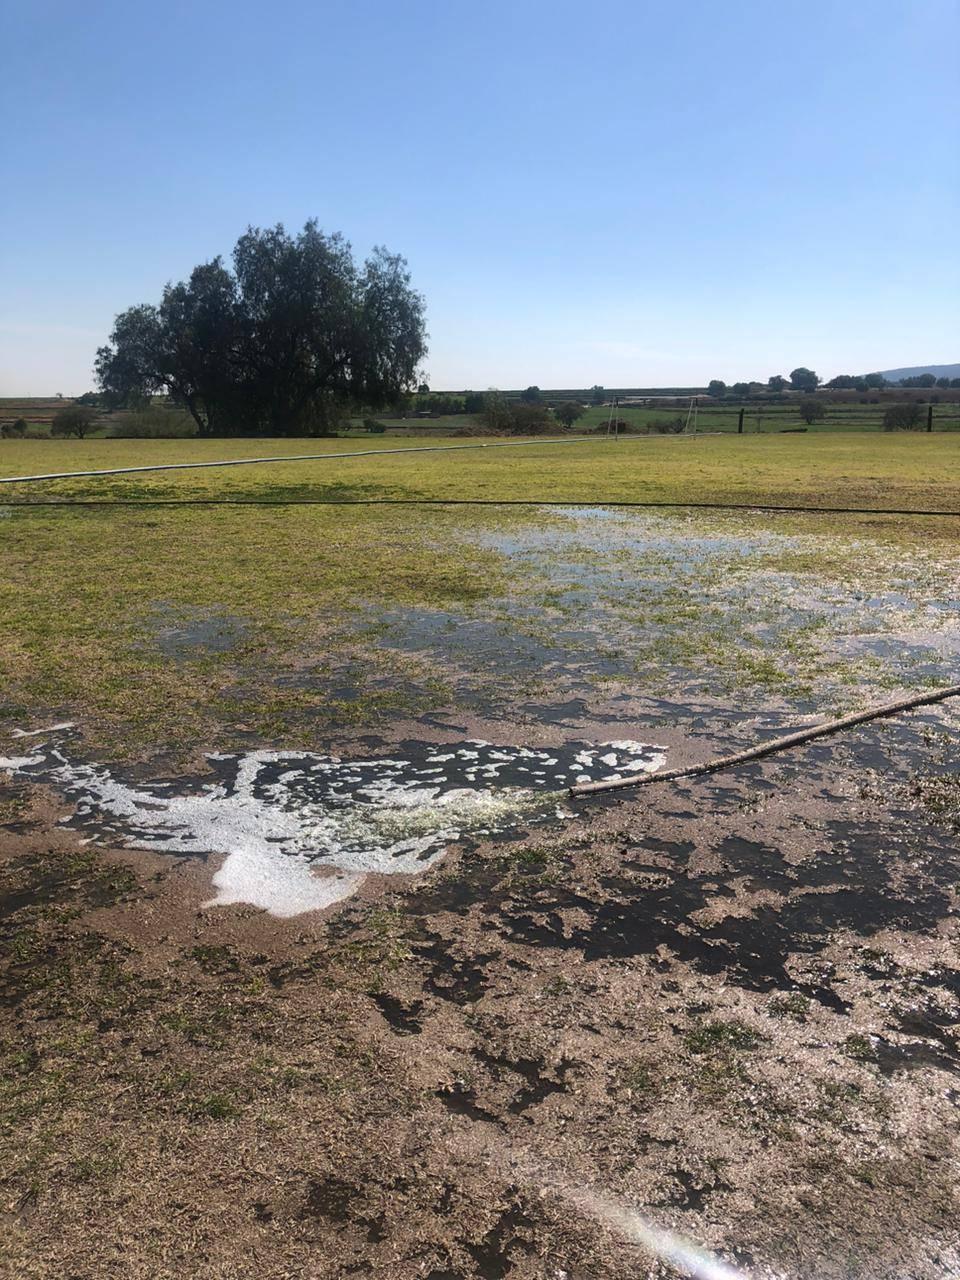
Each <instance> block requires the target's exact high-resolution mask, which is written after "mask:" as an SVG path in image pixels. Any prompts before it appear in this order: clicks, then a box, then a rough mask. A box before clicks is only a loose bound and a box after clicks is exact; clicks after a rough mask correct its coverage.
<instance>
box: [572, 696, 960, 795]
mask: <svg viewBox="0 0 960 1280" xmlns="http://www.w3.org/2000/svg"><path fill="white" fill-rule="evenodd" d="M958 696H960V684H954V685H948V686H947V687H946V688H944V689H932V690H929V691H928V692H927V693H917V694H914V695H913V696H912V697H909V698H899V699H898V700H897V701H896V702H887V703H885V704H884V705H883V706H880V707H871V708H870V709H869V710H867V711H855V712H853V713H852V714H851V715H848V716H841V717H840V719H839V720H828V721H826V722H825V723H823V724H815V725H811V726H810V728H808V729H798V730H797V732H796V733H788V734H787V735H786V736H785V737H783V738H774V739H772V740H771V741H770V742H764V743H762V744H761V745H760V746H757V747H750V748H749V750H747V751H738V752H737V753H736V754H735V755H732V756H718V757H717V758H716V759H715V760H707V761H705V762H704V763H703V764H694V765H689V766H688V767H687V768H681V769H662V770H661V771H660V772H659V773H647V774H643V775H640V776H637V777H630V778H610V779H608V780H606V781H601V782H583V783H580V784H579V785H578V786H575V787H571V788H570V791H569V794H570V795H571V796H577V797H579V796H595V795H599V794H601V793H603V792H607V791H621V790H625V789H626V788H627V787H646V786H649V785H650V783H652V782H674V781H676V780H677V779H679V778H695V777H697V776H699V775H700V774H704V773H717V772H719V771H720V770H721V769H732V768H734V767H735V766H736V765H739V764H746V763H747V762H748V761H750V760H761V759H762V758H763V757H764V756H772V755H776V753H777V752H779V751H786V750H787V749H788V748H789V747H799V746H801V745H802V744H803V743H805V742H812V741H813V740H814V739H816V738H825V737H827V736H828V735H829V734H832V733H839V732H840V730H841V729H850V728H852V727H853V726H854V725H857V724H866V723H867V722H868V721H870V720H879V719H881V718H882V717H884V716H893V715H896V714H897V713H898V712H900V711H910V710H911V709H912V708H913V707H923V706H927V705H929V704H930V703H932V702H943V701H945V700H946V699H947V698H956V697H958Z"/></svg>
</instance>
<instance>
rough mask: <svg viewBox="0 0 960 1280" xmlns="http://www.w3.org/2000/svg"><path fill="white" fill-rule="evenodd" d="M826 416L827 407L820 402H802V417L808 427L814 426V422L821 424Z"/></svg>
mask: <svg viewBox="0 0 960 1280" xmlns="http://www.w3.org/2000/svg"><path fill="white" fill-rule="evenodd" d="M826 416H827V410H826V406H825V405H823V404H822V403H821V402H820V401H819V400H801V401H800V417H801V418H802V419H803V420H804V422H805V423H806V424H807V425H808V426H810V425H812V424H813V423H814V422H820V421H821V420H822V419H823V418H825V417H826Z"/></svg>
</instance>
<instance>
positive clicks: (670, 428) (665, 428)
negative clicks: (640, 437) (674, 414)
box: [650, 418, 683, 436]
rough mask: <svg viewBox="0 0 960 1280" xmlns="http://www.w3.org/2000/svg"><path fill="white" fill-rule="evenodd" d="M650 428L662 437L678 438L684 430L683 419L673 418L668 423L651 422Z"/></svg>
mask: <svg viewBox="0 0 960 1280" xmlns="http://www.w3.org/2000/svg"><path fill="white" fill-rule="evenodd" d="M650 428H651V430H653V431H658V432H659V433H660V435H662V436H677V435H679V434H680V432H681V431H682V430H683V419H682V418H671V419H670V420H669V421H668V422H662V421H661V422H651V423H650Z"/></svg>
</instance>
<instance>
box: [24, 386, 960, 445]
mask: <svg viewBox="0 0 960 1280" xmlns="http://www.w3.org/2000/svg"><path fill="white" fill-rule="evenodd" d="M921 394H923V393H921V392H918V393H917V395H921ZM934 394H938V393H937V392H935V393H934ZM943 394H944V395H945V396H946V395H955V394H956V393H955V392H947V393H943ZM65 403H68V402H67V401H62V400H55V399H49V398H47V399H21V400H13V399H7V400H4V399H0V422H5V421H14V420H15V419H17V418H23V419H24V420H25V421H26V422H27V425H28V428H29V429H30V431H31V432H42V433H48V432H49V430H50V424H51V422H52V420H53V416H54V414H55V413H56V412H57V410H58V409H60V408H62V407H63V405H64V404H65ZM890 403H892V402H891V401H890V400H886V401H884V402H881V403H878V404H860V403H859V402H854V401H846V402H841V403H834V404H829V403H825V406H824V407H825V408H826V416H825V417H824V418H823V419H822V420H821V421H820V422H815V423H813V424H812V425H811V426H810V427H809V428H808V430H809V431H811V432H824V431H826V432H833V431H882V429H883V415H884V413H885V411H886V409H887V408H888V407H889V405H890ZM740 408H741V406H740V405H739V404H729V405H715V404H712V405H709V406H701V407H700V408H699V409H698V412H697V421H696V426H697V430H698V431H704V432H714V431H725V432H731V433H736V431H737V424H738V420H739V415H740ZM687 412H688V406H687V405H686V404H684V405H682V406H679V407H677V406H673V405H665V406H662V407H657V408H647V407H641V406H638V405H622V406H620V407H618V409H617V417H619V418H620V420H621V421H624V422H628V423H630V425H631V426H632V427H634V428H637V429H639V430H641V431H650V432H657V430H658V428H666V427H671V426H676V424H677V423H678V422H680V423H683V424H685V423H686V420H687ZM926 413H927V406H926V404H925V403H924V404H923V406H922V414H923V421H924V424H925V423H926ZM933 414H934V429H935V430H936V431H960V401H958V400H956V399H954V400H947V399H941V400H940V401H939V402H938V403H936V404H934V406H933ZM129 416H130V414H129V411H127V410H119V411H117V412H115V413H113V414H111V415H105V416H104V417H103V418H102V419H101V420H100V422H99V423H98V424H97V426H96V427H95V428H94V430H93V431H92V433H91V434H92V435H93V436H94V437H103V436H107V435H109V434H112V433H113V432H114V431H116V430H121V429H122V428H123V424H124V420H125V419H126V418H128V417H129ZM610 416H611V408H610V406H609V405H596V406H593V405H591V406H590V407H589V408H588V409H587V410H586V412H585V413H584V415H583V417H582V418H580V420H579V421H578V422H576V423H575V424H574V426H573V428H572V433H573V434H582V433H589V432H592V431H596V430H598V429H601V430H602V429H604V428H605V427H606V425H607V422H608V421H609V419H610ZM374 417H375V419H376V421H378V422H380V423H382V424H383V426H384V427H385V428H386V434H389V435H402V436H425V437H430V436H447V435H464V436H469V435H473V434H477V433H478V431H479V430H480V429H481V427H480V423H479V422H478V420H477V419H476V418H475V417H474V416H472V415H470V414H447V415H440V416H438V417H436V418H399V417H392V416H390V415H389V414H376V415H374ZM806 426H807V424H806V423H805V422H804V421H803V419H802V418H801V417H800V414H799V411H798V408H797V404H796V403H795V402H792V403H787V404H766V403H760V404H748V405H746V406H744V418H743V430H744V433H745V434H748V435H756V434H758V433H761V434H762V433H776V432H780V431H784V430H788V429H792V430H797V429H798V428H804V427H806ZM557 432H558V433H559V434H562V428H561V427H560V425H559V423H558V424H557ZM340 435H341V438H353V437H357V438H360V439H371V440H376V439H377V438H378V437H377V435H375V434H373V433H370V432H368V431H367V430H366V429H365V428H364V426H363V419H362V418H354V419H352V420H351V421H350V423H349V425H348V426H347V427H346V428H344V429H343V430H342V431H341V433H340ZM0 444H2V442H0Z"/></svg>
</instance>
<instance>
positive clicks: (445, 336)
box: [0, 0, 960, 395]
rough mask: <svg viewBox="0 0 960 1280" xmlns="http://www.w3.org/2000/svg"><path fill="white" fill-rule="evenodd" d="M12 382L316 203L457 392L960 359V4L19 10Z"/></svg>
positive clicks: (63, 385) (77, 377)
mask: <svg viewBox="0 0 960 1280" xmlns="http://www.w3.org/2000/svg"><path fill="white" fill-rule="evenodd" d="M0 47H2V48H3V49H4V55H3V60H2V70H3V74H2V76H0V109H2V113H3V115H2V118H3V121H4V130H3V136H2V139H0V160H2V172H3V174H4V178H5V181H4V198H3V202H2V209H0V281H2V287H0V394H6V395H11V394H15V395H19V394H50V393H52V392H54V391H63V392H64V393H67V394H71V393H78V392H80V391H83V390H85V389H87V388H89V387H91V386H92V385H93V380H92V375H91V372H90V369H91V364H92V360H93V353H94V350H95V348H96V346H97V345H98V344H99V343H100V342H102V341H103V340H104V338H105V337H106V335H107V333H108V331H109V328H110V325H111V321H112V318H113V316H114V314H115V313H116V312H118V311H120V310H122V309H124V308H125V307H127V306H129V305H131V304H133V303H137V302H143V301H154V300H156V299H158V298H159V294H160V291H161V289H162V287H163V285H164V283H165V282H166V281H168V280H175V279H180V278H182V277H183V276H185V275H186V274H187V273H188V272H189V270H190V268H191V267H192V266H193V265H194V264H195V263H197V262H200V261H203V260H206V259H208V258H211V257H213V256H214V255H215V254H217V253H228V252H229V250H230V248H231V247H232V245H233V243H234V241H235V240H236V238H237V236H238V235H239V234H240V233H241V232H242V231H243V230H244V228H245V227H246V226H247V225H248V224H253V225H269V224H273V223H275V222H277V221H282V222H284V223H286V225H287V226H288V227H289V228H297V227H299V226H301V225H302V223H303V222H304V221H305V220H306V219H307V218H308V217H311V216H316V217H317V218H318V219H319V221H320V225H321V226H322V227H323V228H324V229H326V230H340V231H343V232H344V234H345V235H347V236H348V238H349V239H350V240H351V241H352V242H353V245H354V248H355V250H356V251H357V252H358V254H360V255H363V254H365V253H366V252H367V251H368V250H369V249H370V247H371V246H372V245H373V244H377V243H383V244H386V245H387V246H388V247H389V248H390V249H391V250H393V251H396V252H400V253H403V254H404V255H405V256H406V257H407V258H408V260H409V262H410V266H411V269H412V271H413V275H414V280H415V283H416V284H417V285H418V287H419V288H420V289H421V290H422V291H423V292H424V294H425V295H426V298H427V306H428V316H429V329H430V334H431V341H430V347H431V351H430V356H429V358H428V360H427V364H426V368H427V371H428V373H429V379H430V383H431V385H432V386H434V387H448V388H461V387H474V388H481V389H482V388H485V387H487V386H494V385H497V386H503V387H514V386H525V385H527V384H528V383H531V382H534V383H537V384H539V385H541V386H544V387H547V386H580V385H583V386H587V385H590V384H592V383H594V382H600V383H603V384H604V385H606V386H620V385H631V386H633V385H652V384H660V385H664V384H672V383H700V382H704V381H705V380H707V379H709V378H711V377H722V378H725V379H727V380H728V381H733V380H736V379H739V378H749V377H762V378H766V377H767V376H769V375H770V374H771V373H775V372H789V370H790V369H791V368H793V367H794V366H796V365H798V364H805V365H809V366H811V367H813V368H815V369H817V370H818V371H819V372H820V373H821V374H823V375H824V376H827V377H829V376H831V375H832V374H834V373H837V372H847V371H850V372H864V371H867V370H871V369H877V368H887V367H891V366H897V365H910V364H919V363H928V362H946V361H952V360H957V359H960V304H958V298H960V264H958V243H960V235H958V230H957V229H958V227H960V124H958V122H960V73H958V62H957V49H958V48H960V6H958V3H957V2H956V0H803V2H799V0H673V3H670V2H668V0H657V2H656V3H653V2H651V0H631V2H629V3H626V2H621V0H594V3H591V4H587V3H584V2H583V0H580V2H579V3H576V4H574V3H567V0H549V2H548V0H513V2H512V3H505V2H503V0H483V2H482V3H472V4H470V3H465V2H464V0H445V2H443V3H441V2H440V0H403V2H402V3H399V2H394V3H387V2H386V0H354V2H353V3H349V4H348V3H336V4H333V3H306V2H304V0H301V2H297V3H291V2H290V0H273V2H272V3H270V4H252V3H249V2H245V0H232V2H231V3H229V4H228V3H224V2H222V0H194V3H181V2H180V0H173V2H171V0H165V2H164V3H163V4H158V3H153V2H152V0H145V2H138V3H130V0H124V2H123V3H113V2H110V3H102V2H101V0H90V2H89V3H87V4H85V5H77V4H74V3H69V4H68V3H62V2H60V0H30V3H25V2H23V0H4V3H3V9H2V18H0Z"/></svg>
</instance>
